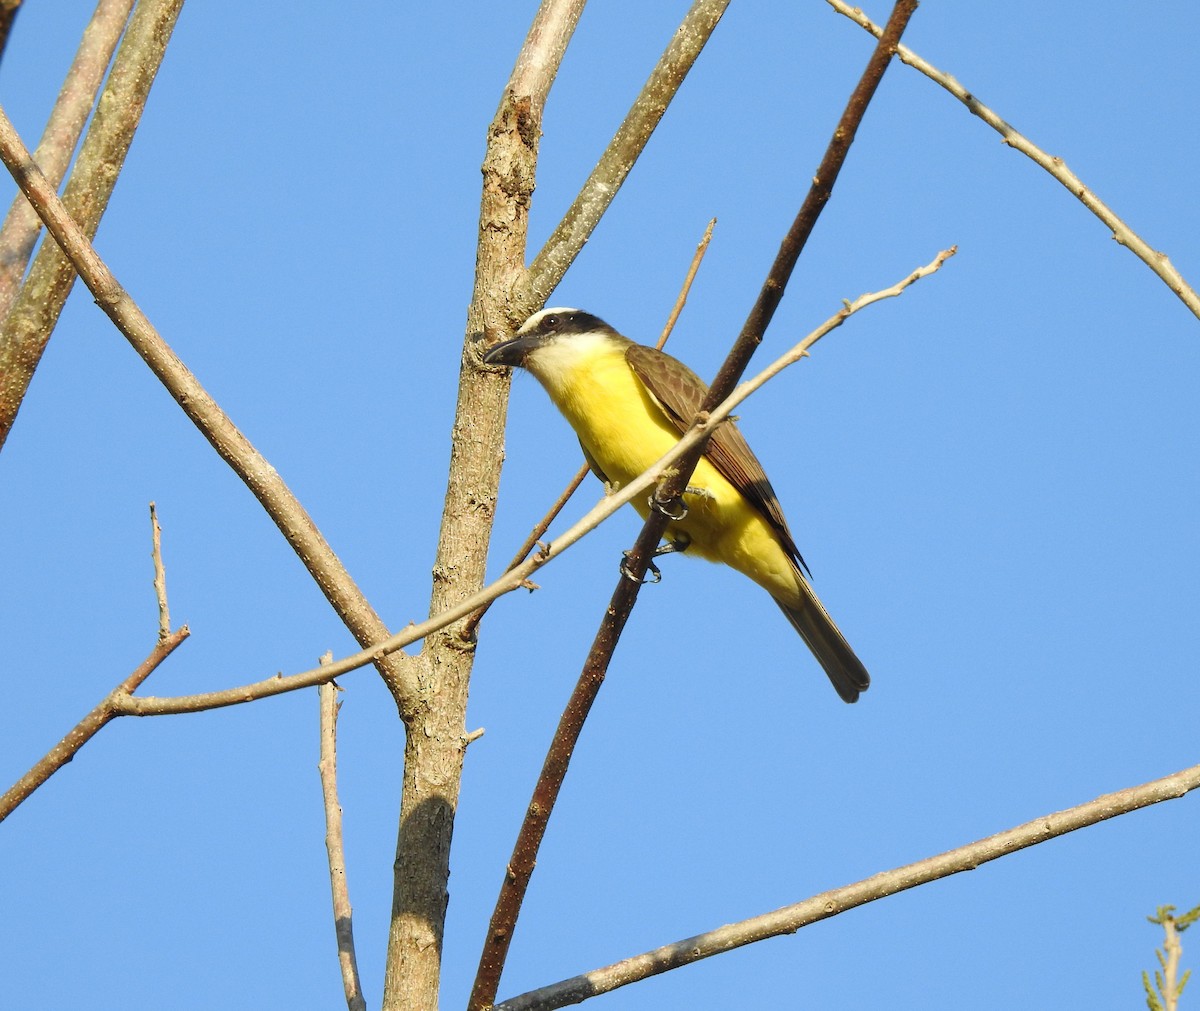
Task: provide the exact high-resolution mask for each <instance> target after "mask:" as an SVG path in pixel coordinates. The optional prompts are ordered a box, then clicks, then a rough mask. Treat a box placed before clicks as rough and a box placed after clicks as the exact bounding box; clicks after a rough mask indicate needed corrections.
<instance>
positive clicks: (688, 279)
mask: <svg viewBox="0 0 1200 1011" xmlns="http://www.w3.org/2000/svg"><path fill="white" fill-rule="evenodd" d="M716 227H717V219H716V218H710V219H709V221H708V225H707V226H706V227H705V229H704V234H703V235H702V236H700V241H699V242H698V243H697V244H696V252H695V253H693V254H692V262H691V264H690V265H689V266H688V272H687V274H686V276H685V277H684V279H683V284H682V285H680V287H679V294H678V295H677V296H676V297H675V304H674V305H673V306H671V311H670V313H668V314H667V321H666V323H664V324H663V328H662V333H661V334H659V335H658V343H657V344H655V345H654V346H655V347H656V348H658V350H659V351H661V350H662V349H663V348H664V347H666V346H667V341H668V340H670V338H671V333H672V331H673V330H674V329H675V324H676V323H678V322H679V316H680V314H681V313H682V312H683V307H684V306H685V305H687V300H688V295H690V294H691V293H692V285H693V284H694V283H695V280H696V275H697V274H698V273H699V272H700V264H701V263H703V262H704V254H705V253H707V252H708V245H709V243H710V242H712V236H713V229H714V228H716Z"/></svg>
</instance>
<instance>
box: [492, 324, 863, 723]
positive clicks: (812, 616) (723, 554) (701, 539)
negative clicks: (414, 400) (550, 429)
mask: <svg viewBox="0 0 1200 1011" xmlns="http://www.w3.org/2000/svg"><path fill="white" fill-rule="evenodd" d="M483 361H484V363H485V364H487V365H507V366H510V367H513V368H522V369H525V370H526V371H527V372H529V373H530V374H532V375H533V377H534V378H535V379H537V380H538V382H539V383H540V384H541V386H542V387H543V388H544V389H545V391H546V393H547V394H549V396H550V399H551V401H553V403H554V405H555V407H557V408H558V410H559V411H560V412H561V413H562V415H563V417H564V418H565V419H566V420H567V422H568V424H570V426H571V427H572V428H573V429H574V430H575V434H576V436H578V438H579V444H580V446H581V447H582V448H583V455H584V457H585V458H586V460H587V462H588V465H589V467H590V468H591V470H592V472H593V473H594V474H595V475H596V476H597V477H598V478H599V479H600V480H601V481H603V482H604V483H605V484H606V485H607V486H608V487H609V488H611V489H614V490H615V489H616V488H619V487H621V486H622V485H625V484H627V483H628V482H630V481H632V480H633V479H634V478H636V477H637V476H638V475H640V474H641V473H642V472H643V471H645V470H646V469H647V468H648V467H650V466H651V465H652V464H653V463H654V462H655V461H656V460H658V458H659V457H660V456H662V455H663V454H664V453H666V452H667V451H668V450H669V449H670V448H671V447H672V446H673V445H675V443H676V442H678V441H679V438H680V436H681V435H682V434H683V433H684V432H686V431H687V429H688V428H689V427H690V426H691V424H692V422H693V421H694V419H695V417H696V414H697V413H698V411H699V410H700V407H701V404H702V403H703V401H704V398H705V396H706V395H707V393H708V387H707V385H706V384H705V383H704V381H703V380H702V379H701V378H700V377H699V376H697V375H696V373H694V372H693V371H692V370H691V369H690V368H688V367H687V366H686V365H684V364H683V362H681V361H679V360H678V359H676V358H673V357H672V356H671V355H669V354H667V353H666V352H664V351H659V350H656V349H655V348H651V347H646V346H645V345H643V344H637V343H635V342H634V341H632V340H630V339H629V338H628V337H624V336H622V335H621V334H620V333H618V332H617V331H616V330H614V329H613V328H612V327H611V326H609V325H608V324H607V323H605V322H604V321H603V320H602V319H600V318H599V317H597V316H593V315H592V314H591V313H589V312H585V311H583V310H581V309H571V308H549V309H542V310H540V311H539V312H536V313H534V314H533V315H532V316H530V317H529V318H528V319H527V320H526V321H525V322H524V323H523V324H522V325H521V327H520V328H519V329H518V330H517V332H516V334H515V335H514V336H513V338H512V339H510V340H507V341H503V342H501V343H499V344H496V345H494V346H493V347H492V348H490V349H488V350H487V351H486V352H485V353H484V355H483ZM633 505H634V507H635V508H636V509H637V511H638V512H639V513H640V514H641V515H642V517H643V518H645V517H646V516H648V515H649V512H650V508H651V506H650V503H649V502H648V501H646V502H641V501H637V500H635V501H634V502H633ZM683 506H684V508H683V509H681V510H679V511H678V513H679V514H681V515H679V518H677V519H672V521H671V522H670V523H669V524H668V526H667V529H666V532H665V534H664V538H665V540H666V545H665V546H664V548H663V549H661V550H662V551H670V550H676V551H683V552H685V553H687V554H692V555H696V556H699V557H700V558H704V559H707V560H709V561H713V562H718V563H723V564H725V565H728V566H729V567H730V568H732V569H735V570H736V571H738V572H740V573H742V574H743V575H745V576H748V577H749V578H750V579H752V580H753V581H754V582H756V583H757V584H758V585H759V586H761V587H762V588H763V589H765V590H766V591H767V593H769V594H770V595H771V597H772V599H773V600H774V601H775V603H776V604H778V605H779V608H780V610H782V611H783V613H784V615H786V616H787V619H788V621H790V622H791V624H792V626H793V627H794V628H795V629H796V631H797V632H799V633H800V637H801V638H802V639H803V640H804V642H805V643H806V644H807V646H808V648H809V649H810V650H811V651H812V654H813V656H814V657H815V658H816V660H817V662H818V663H819V664H820V665H821V667H822V668H823V669H824V671H825V673H826V674H827V675H828V676H829V680H830V681H831V682H832V683H833V687H834V688H835V689H836V690H837V693H838V695H840V696H841V697H842V699H843V700H844V701H846V702H856V701H858V697H859V694H860V693H861V692H864V691H866V690H867V687H868V686H869V685H870V683H871V679H870V676H869V675H868V673H867V669H866V667H864V666H863V664H862V661H860V660H859V658H858V657H857V656H856V655H855V653H854V650H853V649H851V647H850V644H849V643H848V642H847V641H846V637H845V636H844V635H842V633H841V631H839V629H838V627H837V625H835V624H834V622H833V619H832V618H831V617H830V616H829V613H828V612H827V611H826V610H825V607H824V605H823V604H822V603H821V601H820V600H819V599H818V598H817V595H816V593H815V592H813V588H812V586H811V585H810V584H809V581H808V578H806V575H805V573H806V572H807V566H806V565H805V563H804V559H803V558H802V557H801V556H800V551H799V549H798V548H797V547H796V542H795V540H794V539H793V538H792V534H791V531H790V530H789V529H788V525H787V520H786V519H784V515H783V509H782V507H781V506H780V504H779V499H778V497H777V496H776V494H775V490H774V489H773V488H772V487H771V482H770V481H769V480H767V475H766V473H765V472H764V471H763V468H762V464H760V463H759V462H758V459H757V457H755V455H754V453H753V452H752V451H751V449H750V446H749V444H748V443H747V442H746V440H745V438H744V437H743V435H742V433H741V432H740V431H739V430H738V428H737V426H736V425H735V424H734V423H733V422H732V421H726V422H725V423H723V424H721V425H719V426H718V427H717V428H716V430H715V431H714V432H713V434H712V437H711V438H710V439H709V441H708V445H707V446H706V447H705V450H704V455H703V456H702V457H701V459H700V461H699V463H698V464H697V466H696V470H695V472H694V473H693V475H692V477H691V478H690V479H689V481H688V486H687V488H686V490H685V491H684V494H683Z"/></svg>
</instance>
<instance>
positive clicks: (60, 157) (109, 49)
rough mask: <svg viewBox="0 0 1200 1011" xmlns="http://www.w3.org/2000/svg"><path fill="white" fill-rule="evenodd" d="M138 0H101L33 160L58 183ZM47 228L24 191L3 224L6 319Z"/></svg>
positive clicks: (0, 280)
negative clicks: (33, 253) (43, 228)
mask: <svg viewBox="0 0 1200 1011" xmlns="http://www.w3.org/2000/svg"><path fill="white" fill-rule="evenodd" d="M131 10H133V0H99V2H98V3H97V4H96V10H95V12H94V13H93V14H92V18H91V20H90V21H89V22H88V25H87V27H86V28H85V29H84V31H83V39H82V41H81V42H80V43H79V50H78V51H77V52H76V53H75V59H74V60H73V61H72V63H71V68H70V69H69V70H68V71H67V76H66V78H65V79H64V80H63V85H62V88H61V89H60V90H59V93H58V99H57V100H56V101H55V103H54V108H53V109H52V110H51V111H50V118H49V119H48V120H47V121H46V129H45V130H43V131H42V139H41V140H40V141H39V142H38V146H37V150H35V151H34V152H33V160H34V161H36V162H37V163H38V165H39V166H41V169H42V171H43V172H44V173H46V178H47V179H49V180H50V182H51V184H52V185H53V186H55V187H56V188H57V187H58V185H59V184H60V183H61V182H62V180H63V177H64V176H65V175H66V172H67V166H68V165H69V164H70V163H71V155H72V154H74V153H75V148H76V146H77V145H78V144H79V138H80V136H81V135H82V134H83V128H84V126H85V125H86V123H87V120H88V116H89V115H90V114H91V111H92V107H93V106H94V105H95V104H96V93H97V92H98V91H99V90H100V85H101V83H102V82H103V81H104V72H105V70H107V69H108V65H109V63H111V62H112V55H113V51H114V50H115V49H116V48H117V43H118V42H119V41H120V40H121V33H122V32H123V31H124V30H125V23H126V22H127V21H128V20H129V12H130V11H131ZM41 230H42V222H41V219H40V218H39V217H38V216H37V214H36V212H35V211H34V209H33V208H32V207H30V206H29V201H28V200H26V199H25V197H24V196H23V195H22V194H20V193H18V194H17V196H16V198H15V199H14V200H13V203H12V207H11V208H10V209H9V212H8V216H7V217H6V218H5V219H4V225H3V227H0V319H3V318H4V317H5V316H7V315H8V310H9V309H10V308H11V307H12V302H13V299H14V298H15V297H16V293H17V288H18V286H19V285H20V283H21V276H22V275H23V274H24V273H25V267H26V266H27V265H28V263H29V256H30V254H31V253H32V252H33V247H34V245H35V244H36V243H37V237H38V235H39V234H40V232H41Z"/></svg>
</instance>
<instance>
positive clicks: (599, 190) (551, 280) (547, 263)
mask: <svg viewBox="0 0 1200 1011" xmlns="http://www.w3.org/2000/svg"><path fill="white" fill-rule="evenodd" d="M728 6H729V0H695V2H694V3H693V4H692V7H691V9H690V10H689V11H688V13H687V14H686V15H685V16H684V19H683V21H682V23H681V24H680V26H679V27H678V28H677V29H676V30H675V34H674V35H672V36H671V41H670V43H669V44H668V45H667V48H666V50H665V51H664V52H663V54H662V57H661V58H660V59H659V61H658V65H657V66H655V68H654V70H653V71H652V72H651V74H650V78H649V80H647V81H646V83H645V85H644V86H643V87H642V90H641V92H640V93H639V94H638V97H637V98H636V99H635V100H634V103H633V107H632V108H631V109H630V110H629V112H628V113H627V114H626V116H625V120H624V122H623V123H622V124H621V125H620V127H619V128H618V129H617V132H616V133H615V134H614V135H613V139H612V140H611V141H609V144H608V147H607V148H606V149H605V151H604V154H603V155H601V156H600V161H599V162H598V163H597V164H596V167H595V168H594V169H592V174H591V175H590V176H588V178H587V181H586V182H585V183H584V184H583V188H582V189H580V191H579V195H578V196H576V198H575V202H574V203H572V204H571V206H570V208H569V209H568V210H567V213H566V214H565V215H564V216H563V219H562V221H560V222H559V224H558V227H557V228H555V229H554V232H553V233H552V234H551V236H550V238H549V239H547V240H546V244H545V246H543V247H542V251H541V252H540V253H538V255H537V257H536V258H535V259H534V261H533V265H532V266H531V267H530V268H529V288H530V304H529V305H527V306H526V309H527V310H530V311H532V309H534V308H537V307H538V306H540V305H542V303H543V302H545V301H546V299H547V298H549V296H550V293H551V292H552V291H553V290H554V289H555V288H556V287H557V286H558V282H559V281H561V280H562V278H563V275H564V274H565V273H566V272H567V268H568V267H569V266H570V265H571V264H572V263H573V262H574V261H575V257H577V256H578V255H579V252H580V250H581V249H583V247H584V244H585V243H586V242H587V240H588V237H589V236H590V235H591V234H592V232H593V231H594V230H595V228H596V225H597V224H599V222H600V218H601V217H603V216H604V212H605V211H607V210H608V207H609V204H611V203H612V202H613V198H614V197H616V195H617V191H618V190H619V189H620V188H621V184H622V183H624V182H625V178H626V176H628V175H629V172H630V170H631V169H632V168H633V165H634V163H635V162H636V161H637V160H638V157H639V156H640V155H641V153H642V151H643V150H644V149H645V147H646V144H647V143H648V142H649V140H650V137H651V135H652V134H653V133H654V130H655V128H657V126H658V124H659V122H660V121H661V120H662V118H663V114H664V113H665V112H666V111H667V106H668V105H670V103H671V99H673V98H674V97H675V95H676V93H677V92H678V91H679V88H680V87H681V86H682V84H683V80H684V78H685V77H687V74H688V71H689V70H691V69H692V64H694V63H695V62H696V58H697V57H698V56H699V55H700V52H701V50H702V49H703V48H704V46H705V44H706V43H707V42H708V40H709V38H710V37H711V35H712V33H713V31H714V29H715V28H716V27H717V23H718V22H719V21H720V20H721V15H723V14H724V13H725V8H726V7H728ZM526 315H528V313H526Z"/></svg>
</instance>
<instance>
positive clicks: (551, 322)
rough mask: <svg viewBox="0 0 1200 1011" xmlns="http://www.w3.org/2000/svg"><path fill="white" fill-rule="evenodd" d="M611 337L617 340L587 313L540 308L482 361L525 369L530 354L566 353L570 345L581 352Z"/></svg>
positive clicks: (566, 309)
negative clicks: (547, 350)
mask: <svg viewBox="0 0 1200 1011" xmlns="http://www.w3.org/2000/svg"><path fill="white" fill-rule="evenodd" d="M613 337H616V338H618V339H620V337H619V335H618V334H617V332H616V331H615V330H614V329H613V328H612V327H610V326H609V325H608V324H607V323H605V322H604V320H602V319H600V318H599V317H598V316H593V315H592V314H591V313H590V312H584V311H583V310H582V309H568V308H561V307H559V308H554V309H543V310H541V312H535V313H534V314H533V315H532V316H530V317H529V319H527V320H526V321H525V322H524V323H522V324H521V329H519V330H518V331H517V333H516V336H515V337H513V339H512V340H509V341H504V342H503V343H500V344H497V345H496V346H495V347H493V348H491V349H490V350H489V351H488V352H487V353H486V354H485V355H484V356H483V360H484V362H485V363H486V364H488V365H509V366H512V367H513V368H520V367H528V359H529V356H530V355H533V354H536V353H537V352H538V351H542V350H544V349H545V348H548V347H550V346H551V345H553V346H555V347H558V348H561V349H563V350H565V349H566V348H567V347H568V342H569V343H570V345H575V346H577V347H578V349H579V350H580V351H582V350H583V348H584V346H585V345H587V344H590V343H592V342H594V341H602V340H607V339H609V338H613Z"/></svg>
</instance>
